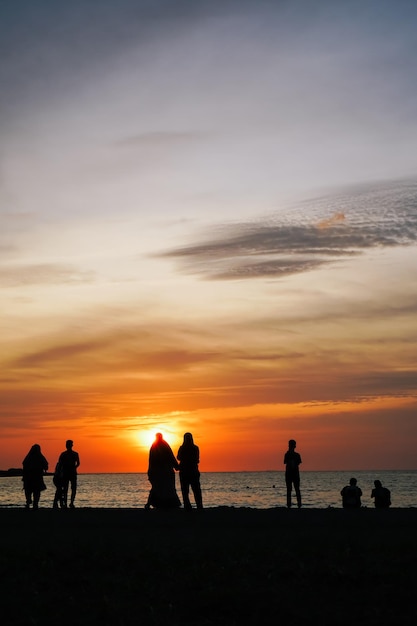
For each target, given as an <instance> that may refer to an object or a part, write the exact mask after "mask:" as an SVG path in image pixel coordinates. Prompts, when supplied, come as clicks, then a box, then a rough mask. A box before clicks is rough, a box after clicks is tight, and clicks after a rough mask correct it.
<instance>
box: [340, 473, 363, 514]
mask: <svg viewBox="0 0 417 626" xmlns="http://www.w3.org/2000/svg"><path fill="white" fill-rule="evenodd" d="M357 482H358V481H357V480H356V478H351V479H350V481H349V484H348V485H346V487H343V489H342V491H341V492H340V495H341V496H342V504H343V508H344V509H360V507H361V497H362V489H361V488H360V487H358V485H357Z"/></svg>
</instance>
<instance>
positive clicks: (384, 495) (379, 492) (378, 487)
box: [371, 480, 391, 509]
mask: <svg viewBox="0 0 417 626" xmlns="http://www.w3.org/2000/svg"><path fill="white" fill-rule="evenodd" d="M374 485H375V489H372V493H371V498H375V508H376V509H388V508H389V507H390V506H391V492H390V490H389V489H387V488H386V487H383V486H382V483H381V481H380V480H374Z"/></svg>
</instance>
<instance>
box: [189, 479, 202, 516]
mask: <svg viewBox="0 0 417 626" xmlns="http://www.w3.org/2000/svg"><path fill="white" fill-rule="evenodd" d="M191 489H192V491H193V494H194V500H195V503H196V506H197V509H202V508H203V496H202V494H201V485H200V480H199V479H198V478H196V479H194V480H193V481H192V483H191Z"/></svg>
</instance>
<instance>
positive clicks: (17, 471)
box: [0, 467, 23, 476]
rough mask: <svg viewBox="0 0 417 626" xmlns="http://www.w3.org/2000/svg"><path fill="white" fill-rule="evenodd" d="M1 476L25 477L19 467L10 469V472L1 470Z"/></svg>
mask: <svg viewBox="0 0 417 626" xmlns="http://www.w3.org/2000/svg"><path fill="white" fill-rule="evenodd" d="M0 476H23V470H22V469H20V468H19V467H10V468H9V469H8V470H0Z"/></svg>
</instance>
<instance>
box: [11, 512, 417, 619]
mask: <svg viewBox="0 0 417 626" xmlns="http://www.w3.org/2000/svg"><path fill="white" fill-rule="evenodd" d="M0 575H1V596H2V601H1V605H0V611H1V613H0V614H1V615H2V617H3V618H4V619H2V623H3V624H7V625H8V626H15V625H17V624H19V625H25V626H26V625H27V626H30V625H36V624H39V625H42V626H46V625H49V624H51V625H52V624H53V625H57V626H60V625H63V626H66V625H69V624H71V625H73V626H84V625H85V626H96V625H98V624H103V625H111V626H125V625H126V626H127V625H129V626H130V625H133V624H134V625H140V624H143V625H148V624H149V625H153V624H158V625H159V624H164V625H167V626H176V625H180V624H181V625H197V624H198V625H201V626H204V625H209V624H210V625H211V624H214V625H228V626H234V625H238V624H239V625H241V624H254V625H258V624H259V625H261V624H272V623H273V624H283V625H285V626H291V625H292V624H294V625H298V624H307V625H309V624H320V625H321V626H324V625H332V626H337V625H346V626H348V625H349V626H351V625H355V626H360V625H362V624H363V625H367V626H369V625H377V624H378V625H382V624H398V625H401V626H407V625H409V624H410V625H411V624H413V626H414V624H416V623H417V621H416V620H417V608H416V607H417V587H416V580H417V509H391V510H388V511H378V510H374V509H361V510H358V511H353V512H348V511H344V510H342V509H327V510H326V509H323V510H317V509H316V510H307V509H301V510H297V509H296V510H290V511H287V510H286V509H270V510H255V509H233V508H218V509H207V510H204V511H201V512H197V511H195V510H194V511H193V512H191V513H186V512H185V511H182V510H179V511H173V512H164V511H154V510H152V511H144V510H139V509H137V510H134V509H131V510H130V509H129V510H126V509H124V510H120V509H100V510H98V509H75V510H66V511H60V510H59V511H54V510H52V509H40V510H39V511H32V510H29V511H26V510H24V509H3V510H0ZM7 615H9V617H5V616H7Z"/></svg>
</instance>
